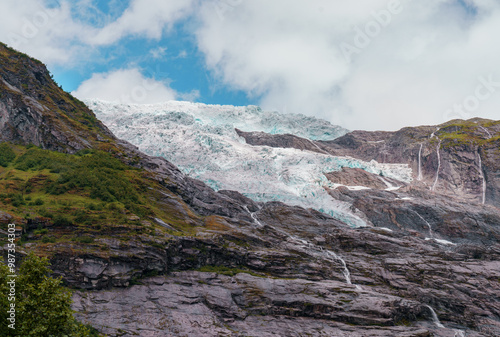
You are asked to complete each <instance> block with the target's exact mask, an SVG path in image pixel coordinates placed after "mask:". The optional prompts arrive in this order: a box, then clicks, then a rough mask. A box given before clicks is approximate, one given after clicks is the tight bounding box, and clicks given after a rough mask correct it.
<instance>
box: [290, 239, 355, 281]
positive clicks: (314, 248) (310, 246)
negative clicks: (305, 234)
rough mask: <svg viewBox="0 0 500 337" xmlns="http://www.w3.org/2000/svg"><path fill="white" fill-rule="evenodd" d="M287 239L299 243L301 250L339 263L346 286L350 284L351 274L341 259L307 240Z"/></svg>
mask: <svg viewBox="0 0 500 337" xmlns="http://www.w3.org/2000/svg"><path fill="white" fill-rule="evenodd" d="M289 238H290V239H291V241H292V242H295V243H299V246H301V247H302V248H307V251H308V252H310V251H311V250H312V251H315V252H316V253H318V254H317V255H319V256H321V257H324V258H326V259H327V260H330V261H331V260H336V261H338V262H340V263H341V265H342V268H343V270H342V274H343V275H344V278H345V282H346V283H347V284H352V281H351V272H350V271H349V269H348V268H347V264H346V262H345V260H344V259H343V258H342V257H340V256H339V255H337V254H335V253H334V252H332V251H331V250H328V249H324V248H323V247H318V246H317V245H315V244H313V243H311V242H309V241H307V240H304V239H300V238H297V237H295V236H289Z"/></svg>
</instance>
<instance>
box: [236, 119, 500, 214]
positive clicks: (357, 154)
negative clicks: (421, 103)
mask: <svg viewBox="0 0 500 337" xmlns="http://www.w3.org/2000/svg"><path fill="white" fill-rule="evenodd" d="M499 133H500V122H496V121H490V120H484V119H479V118H475V119H471V120H468V121H462V120H454V121H450V122H448V123H444V124H442V125H439V126H437V127H434V126H422V127H414V128H404V129H401V130H399V131H397V132H380V131H379V132H368V131H353V132H350V133H348V134H346V135H344V136H342V137H339V138H337V139H335V140H333V141H314V142H312V141H309V140H304V139H300V138H299V139H297V138H298V137H294V140H293V141H292V142H291V141H289V137H288V136H287V135H274V136H272V137H271V136H270V135H268V136H264V135H261V134H260V133H241V134H240V135H241V136H242V137H244V138H245V140H246V141H247V143H249V144H252V145H267V146H271V147H293V148H299V149H306V150H309V151H314V152H319V153H325V152H326V153H330V154H333V155H338V156H350V157H353V158H357V159H361V160H364V161H370V160H376V161H378V162H380V163H399V164H408V165H409V166H410V167H411V168H412V169H413V172H414V180H415V181H418V182H421V183H422V184H424V185H425V186H427V187H428V188H429V189H431V190H432V191H434V192H437V193H443V194H446V195H453V196H454V197H456V198H460V199H462V200H467V201H473V202H478V203H487V204H490V205H494V206H496V207H500V198H499V195H500V180H499V176H500V151H499V150H498V149H499V147H500V136H499ZM312 143H313V144H312ZM304 144H307V146H305V145H304Z"/></svg>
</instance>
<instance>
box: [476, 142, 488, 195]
mask: <svg viewBox="0 0 500 337" xmlns="http://www.w3.org/2000/svg"><path fill="white" fill-rule="evenodd" d="M477 156H478V157H479V175H480V176H481V180H482V181H483V198H482V203H483V205H484V204H485V203H486V179H485V177H484V172H483V163H482V160H481V154H480V153H479V149H477Z"/></svg>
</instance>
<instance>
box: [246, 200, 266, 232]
mask: <svg viewBox="0 0 500 337" xmlns="http://www.w3.org/2000/svg"><path fill="white" fill-rule="evenodd" d="M243 208H244V209H245V211H247V213H248V214H250V216H251V217H252V219H253V222H254V223H255V224H257V225H258V226H259V227H264V225H263V224H262V223H261V222H260V221H259V219H257V217H256V216H255V212H250V210H249V209H248V206H246V205H245V206H243Z"/></svg>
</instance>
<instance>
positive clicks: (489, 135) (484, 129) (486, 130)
mask: <svg viewBox="0 0 500 337" xmlns="http://www.w3.org/2000/svg"><path fill="white" fill-rule="evenodd" d="M479 127H480V128H481V129H482V130H483V131H485V132H486V133H487V134H488V139H491V138H492V137H493V136H492V135H491V133H490V132H489V131H488V129H486V128H484V127H482V126H481V125H479Z"/></svg>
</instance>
